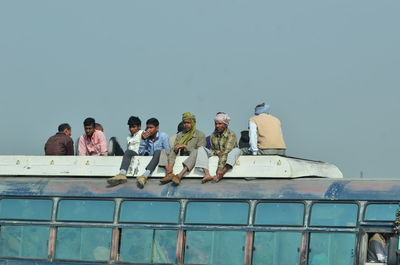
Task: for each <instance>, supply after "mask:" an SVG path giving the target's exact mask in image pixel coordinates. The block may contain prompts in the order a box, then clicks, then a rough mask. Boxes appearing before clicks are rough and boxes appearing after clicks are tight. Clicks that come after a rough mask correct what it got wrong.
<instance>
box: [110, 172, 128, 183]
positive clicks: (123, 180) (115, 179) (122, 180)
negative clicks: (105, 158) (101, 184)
mask: <svg viewBox="0 0 400 265" xmlns="http://www.w3.org/2000/svg"><path fill="white" fill-rule="evenodd" d="M127 181H128V179H127V178H126V176H125V175H122V174H118V175H116V176H114V177H112V178H109V179H107V183H108V184H110V185H112V186H117V185H119V184H124V183H126V182H127Z"/></svg>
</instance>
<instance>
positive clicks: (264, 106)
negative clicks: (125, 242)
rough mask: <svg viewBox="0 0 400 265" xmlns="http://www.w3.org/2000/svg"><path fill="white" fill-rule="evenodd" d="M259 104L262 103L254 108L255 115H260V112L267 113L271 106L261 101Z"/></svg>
mask: <svg viewBox="0 0 400 265" xmlns="http://www.w3.org/2000/svg"><path fill="white" fill-rule="evenodd" d="M259 105H262V106H259V107H256V108H255V109H254V114H255V115H260V114H261V113H268V114H269V109H270V108H271V107H270V106H269V105H268V104H265V103H262V104H259ZM257 106H258V105H257Z"/></svg>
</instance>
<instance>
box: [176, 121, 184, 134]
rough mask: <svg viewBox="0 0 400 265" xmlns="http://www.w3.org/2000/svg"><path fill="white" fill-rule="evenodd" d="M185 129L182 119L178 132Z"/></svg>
mask: <svg viewBox="0 0 400 265" xmlns="http://www.w3.org/2000/svg"><path fill="white" fill-rule="evenodd" d="M183 129H184V128H183V121H181V122H180V123H179V124H178V128H177V130H178V132H177V133H180V132H182V131H183Z"/></svg>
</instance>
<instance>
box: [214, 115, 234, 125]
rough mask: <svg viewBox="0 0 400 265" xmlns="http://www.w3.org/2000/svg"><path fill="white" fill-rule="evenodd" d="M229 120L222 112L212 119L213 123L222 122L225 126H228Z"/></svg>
mask: <svg viewBox="0 0 400 265" xmlns="http://www.w3.org/2000/svg"><path fill="white" fill-rule="evenodd" d="M230 120H231V118H230V117H229V115H228V114H226V113H224V112H219V113H218V114H217V115H216V116H215V118H214V121H219V122H223V123H225V124H226V125H229V121H230Z"/></svg>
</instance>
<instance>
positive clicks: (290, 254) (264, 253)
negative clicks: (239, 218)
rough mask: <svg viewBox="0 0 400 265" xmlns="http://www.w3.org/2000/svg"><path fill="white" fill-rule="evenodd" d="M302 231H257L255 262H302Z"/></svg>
mask: <svg viewBox="0 0 400 265" xmlns="http://www.w3.org/2000/svg"><path fill="white" fill-rule="evenodd" d="M300 248H301V232H255V236H254V251H253V264H254V265H256V264H269V265H282V264H291V265H298V264H300V251H299V250H300Z"/></svg>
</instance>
